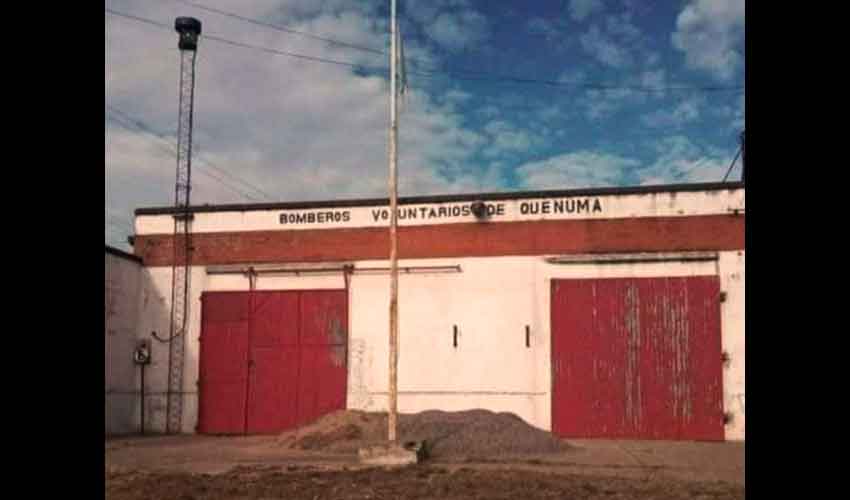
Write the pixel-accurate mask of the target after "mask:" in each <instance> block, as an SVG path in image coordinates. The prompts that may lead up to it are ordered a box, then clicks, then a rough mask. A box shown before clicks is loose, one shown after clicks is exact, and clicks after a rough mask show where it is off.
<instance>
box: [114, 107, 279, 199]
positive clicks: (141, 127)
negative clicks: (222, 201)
mask: <svg viewBox="0 0 850 500" xmlns="http://www.w3.org/2000/svg"><path fill="white" fill-rule="evenodd" d="M107 108H108V109H109V111H111V112H112V113H111V116H112V117H113V119H116V121H117V122H118V123H119V124H120V125H122V126H123V127H124V128H128V129H129V127H128V125H127V122H129V124H130V126H132V128H134V129H135V130H138V131H141V132H144V133H146V134H148V135H150V136H152V137H154V138H156V139H158V140H160V141H162V142H164V143H166V144H168V146H169V149H168V150H165V149H164V148H163V150H164V151H166V152H167V153H168V154H172V153H176V146H175V145H174V143H173V142H171V141H170V140H169V139H168V138H166V137H165V136H163V135H161V134H159V133H157V132H156V131H154V130H153V129H151V128H150V127H148V126H147V125H145V124H144V123H143V122H139V121H138V120H134V119H131V118H126V117H122V116H120V115H118V114H117V113H115V111H114V108H112V107H111V106H107ZM201 161H203V164H202V165H198V166H207V167H210V168H213V169H215V170H217V171H219V172H222V173H224V174H225V175H227V176H228V177H230V178H231V179H233V180H235V181H237V182H240V183H242V184H244V185H245V186H248V187H249V188H251V189H253V190H255V191H257V192H259V193H261V194H262V195H263V196H265V197H266V198H267V199H269V200H272V199H274V198H273V197H271V196H269V195H268V194H266V193H265V192H264V191H262V190H261V189H260V188H258V187H256V186H253V185H252V184H250V183H248V182H247V181H244V180H242V179H239V178H238V177H235V176H232V175H230V174H228V173H227V172H226V171H225V170H223V169H221V168H220V167H217V166H215V165H213V164H212V163H211V162H210V161H209V160H205V159H201ZM199 172H200V173H201V174H204V175H206V176H207V177H210V178H212V179H215V180H217V181H218V182H219V183H221V184H222V185H224V186H225V187H228V188H230V189H231V190H232V191H234V192H235V193H238V194H240V195H241V196H243V197H245V198H248V199H251V200H254V201H262V200H260V199H259V198H257V197H255V196H253V195H251V194H249V193H245V192H244V191H242V190H240V189H238V188H237V187H235V186H232V185H231V184H230V183H228V182H227V181H226V180H224V179H222V178H221V177H219V176H216V175H213V174H212V173H211V172H207V171H204V170H199Z"/></svg>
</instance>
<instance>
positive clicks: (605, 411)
mask: <svg viewBox="0 0 850 500" xmlns="http://www.w3.org/2000/svg"><path fill="white" fill-rule="evenodd" d="M719 291H720V290H719V281H718V279H717V278H716V277H714V276H697V277H684V278H630V279H597V280H553V282H552V376H553V396H552V398H553V399H552V429H553V432H555V433H556V434H558V435H561V436H565V437H586V438H594V437H600V438H602V437H604V438H641V439H695V440H722V439H723V416H722V412H723V408H722V385H721V380H722V373H721V369H722V368H721V347H720V323H719V319H720V308H719Z"/></svg>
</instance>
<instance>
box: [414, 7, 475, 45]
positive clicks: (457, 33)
mask: <svg viewBox="0 0 850 500" xmlns="http://www.w3.org/2000/svg"><path fill="white" fill-rule="evenodd" d="M425 32H426V33H427V34H428V36H429V37H431V39H433V40H434V41H435V42H437V43H438V44H440V45H442V46H445V47H447V48H449V49H452V50H458V49H462V48H465V47H467V46H469V45H474V44H477V43H479V42H481V41H483V40H484V39H486V38H487V35H488V28H487V19H486V18H485V17H484V16H482V15H481V14H479V13H478V12H475V11H472V10H466V11H461V12H443V13H441V14H440V15H438V16H437V18H436V19H434V21H433V22H432V23H430V24H427V25H425Z"/></svg>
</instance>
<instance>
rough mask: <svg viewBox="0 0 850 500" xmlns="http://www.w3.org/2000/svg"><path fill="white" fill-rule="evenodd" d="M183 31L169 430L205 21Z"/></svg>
mask: <svg viewBox="0 0 850 500" xmlns="http://www.w3.org/2000/svg"><path fill="white" fill-rule="evenodd" d="M174 29H175V30H176V31H177V33H179V34H180V39H179V42H178V47H179V48H180V105H179V115H178V120H177V182H176V184H175V189H174V238H173V239H172V244H173V246H174V248H173V250H174V260H173V262H172V268H171V271H172V273H171V328H170V336H169V344H168V397H167V403H166V416H167V420H166V432H167V433H168V434H175V433H179V432H180V430H181V426H182V420H183V361H184V360H183V357H184V347H185V344H186V341H185V337H186V335H185V333H186V323H187V321H186V320H187V318H188V316H189V274H190V273H189V271H190V267H189V266H190V265H191V255H190V252H191V248H192V247H191V239H190V222H191V218H192V215H191V213H190V211H189V200H190V193H191V191H192V112H193V107H194V106H193V105H194V99H195V55H196V52H197V48H198V36H199V35H200V34H201V21H199V20H197V19H195V18H192V17H178V18H177V19H175V20H174Z"/></svg>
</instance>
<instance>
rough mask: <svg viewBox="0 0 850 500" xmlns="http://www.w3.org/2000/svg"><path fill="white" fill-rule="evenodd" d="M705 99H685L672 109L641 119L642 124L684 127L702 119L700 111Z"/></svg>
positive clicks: (657, 111)
mask: <svg viewBox="0 0 850 500" xmlns="http://www.w3.org/2000/svg"><path fill="white" fill-rule="evenodd" d="M704 104H705V98H704V97H702V96H695V97H692V98H689V99H683V100H682V101H680V102H679V103H678V104H676V105H675V106H674V107H673V108H672V109H658V110H656V111H653V112H652V113H649V114H646V115H644V116H642V117H641V122H643V124H644V125H647V126H649V127H674V128H678V127H682V126H684V125H686V124H688V123H692V122H694V121H696V120H698V119H699V118H700V114H701V111H700V109H701V108H702V106H703V105H704Z"/></svg>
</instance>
